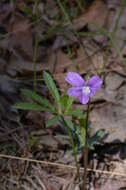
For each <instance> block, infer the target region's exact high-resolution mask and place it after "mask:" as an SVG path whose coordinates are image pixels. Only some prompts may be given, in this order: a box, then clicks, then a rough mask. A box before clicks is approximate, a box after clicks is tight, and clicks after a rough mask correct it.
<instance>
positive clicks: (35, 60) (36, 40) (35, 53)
mask: <svg viewBox="0 0 126 190" xmlns="http://www.w3.org/2000/svg"><path fill="white" fill-rule="evenodd" d="M38 3H39V0H36V1H35V14H36V20H38ZM35 30H36V31H35V47H34V57H33V61H34V74H33V75H34V79H33V89H34V91H35V92H36V81H37V80H36V78H37V77H36V64H37V57H38V46H39V41H38V31H37V24H36V26H35Z"/></svg>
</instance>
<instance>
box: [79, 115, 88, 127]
mask: <svg viewBox="0 0 126 190" xmlns="http://www.w3.org/2000/svg"><path fill="white" fill-rule="evenodd" d="M79 124H80V126H81V127H83V128H85V127H86V117H84V116H83V117H81V118H80V119H79Z"/></svg>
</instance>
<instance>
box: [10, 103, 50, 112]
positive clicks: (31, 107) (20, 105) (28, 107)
mask: <svg viewBox="0 0 126 190" xmlns="http://www.w3.org/2000/svg"><path fill="white" fill-rule="evenodd" d="M13 107H14V108H16V109H21V110H33V111H48V108H45V107H42V106H40V105H39V104H36V103H25V102H19V103H17V104H15V105H14V106H13Z"/></svg>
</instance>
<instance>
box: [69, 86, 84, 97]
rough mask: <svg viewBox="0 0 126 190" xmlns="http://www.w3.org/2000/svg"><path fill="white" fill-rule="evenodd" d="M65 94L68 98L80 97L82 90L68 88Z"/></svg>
mask: <svg viewBox="0 0 126 190" xmlns="http://www.w3.org/2000/svg"><path fill="white" fill-rule="evenodd" d="M67 94H68V96H72V97H80V96H81V95H82V88H80V87H72V88H69V90H68V92H67Z"/></svg>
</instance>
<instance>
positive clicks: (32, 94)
mask: <svg viewBox="0 0 126 190" xmlns="http://www.w3.org/2000/svg"><path fill="white" fill-rule="evenodd" d="M21 91H22V94H23V95H24V96H25V97H28V98H31V99H32V100H33V101H35V102H37V103H39V104H41V105H42V106H44V107H46V108H48V111H49V112H51V113H54V112H55V109H54V108H53V106H52V105H51V103H50V102H49V101H48V100H47V99H46V98H44V97H42V96H40V95H38V94H36V93H35V92H34V91H32V90H28V89H22V90H21Z"/></svg>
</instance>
